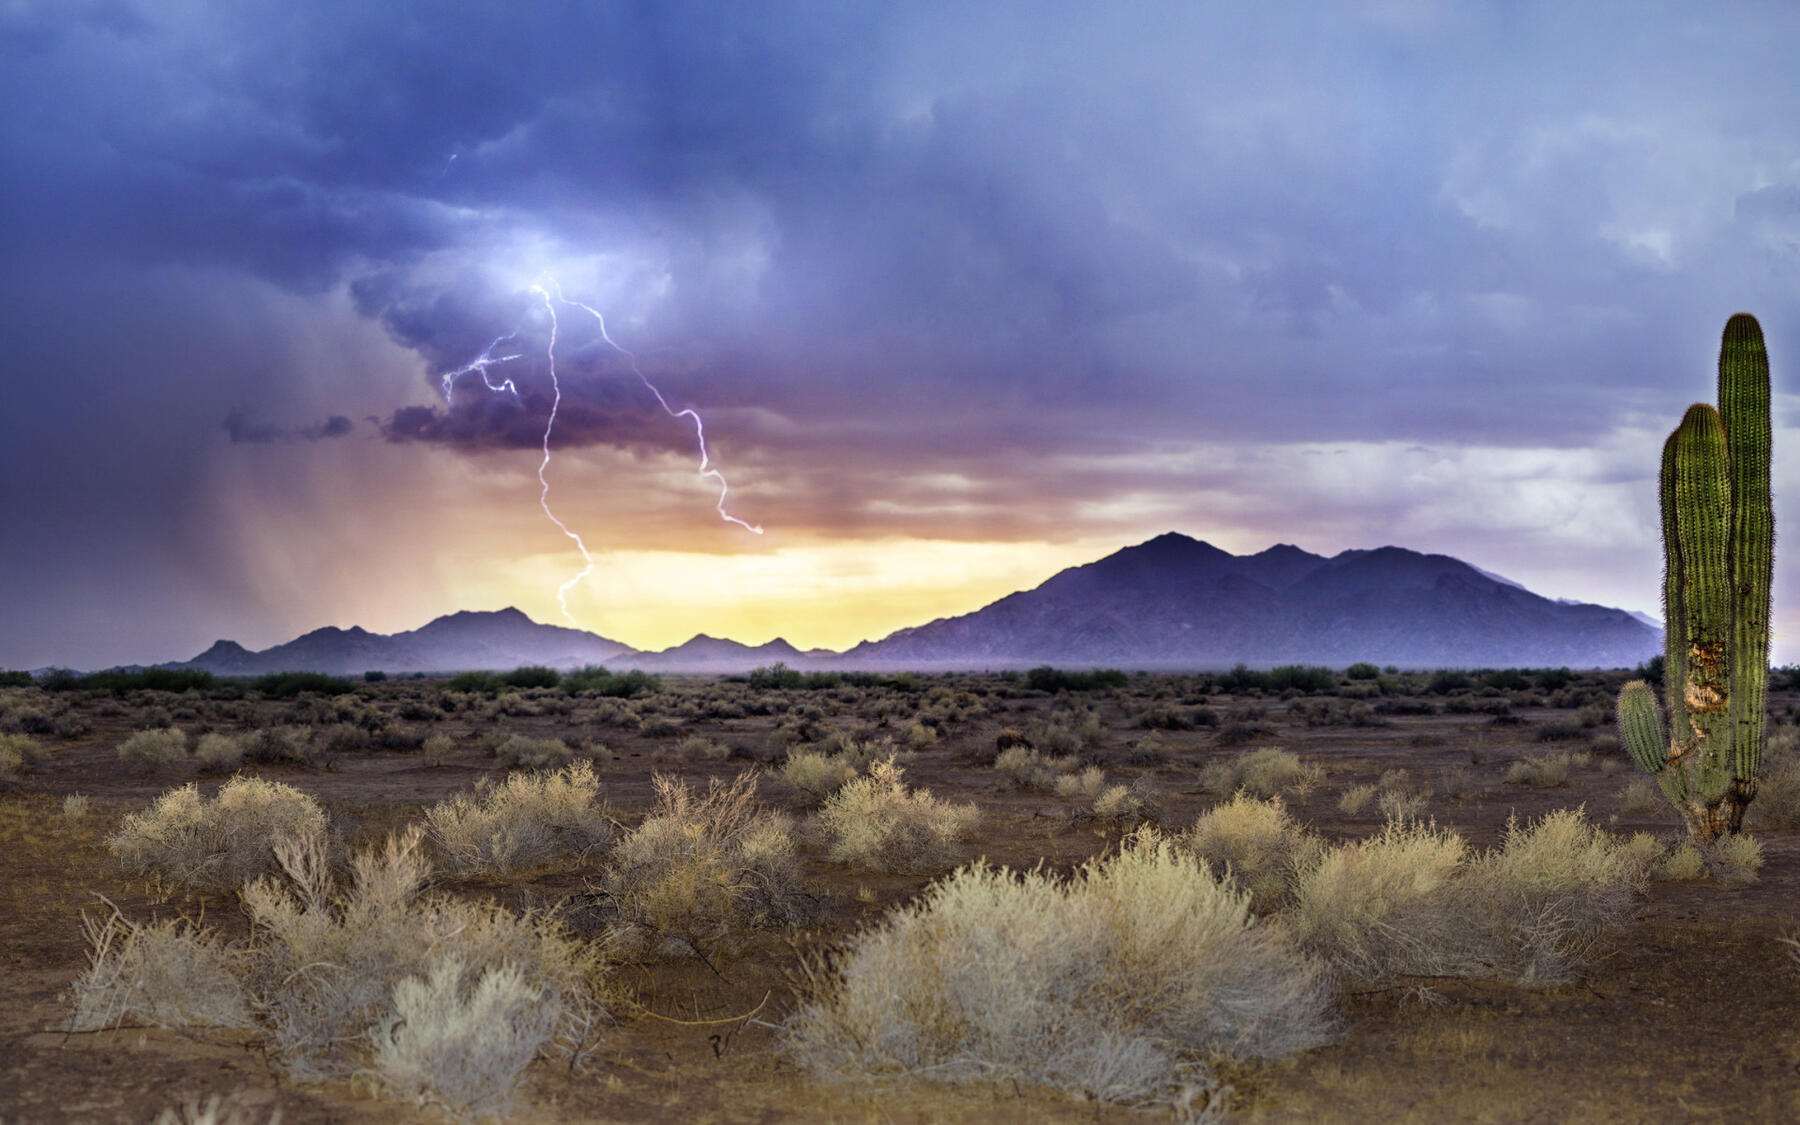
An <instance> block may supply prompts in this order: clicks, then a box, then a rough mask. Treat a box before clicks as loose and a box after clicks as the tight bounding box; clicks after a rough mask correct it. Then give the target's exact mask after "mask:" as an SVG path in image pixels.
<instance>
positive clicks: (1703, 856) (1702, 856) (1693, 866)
mask: <svg viewBox="0 0 1800 1125" xmlns="http://www.w3.org/2000/svg"><path fill="white" fill-rule="evenodd" d="M1644 835H1645V837H1646V839H1648V835H1647V834H1644ZM1645 866H1646V868H1647V870H1648V871H1649V874H1650V877H1651V878H1653V879H1654V880H1656V881H1657V882H1659V883H1689V882H1693V881H1695V880H1699V879H1709V878H1710V879H1716V880H1718V881H1719V882H1721V883H1726V884H1734V885H1739V886H1742V885H1745V884H1749V883H1754V882H1756V881H1757V880H1758V879H1759V878H1761V874H1760V873H1761V871H1762V866H1763V847H1762V842H1761V841H1760V840H1758V839H1756V837H1754V836H1749V835H1734V836H1724V837H1721V838H1719V839H1717V840H1715V841H1713V842H1712V843H1711V844H1708V845H1705V846H1701V845H1697V844H1694V843H1693V842H1692V841H1689V840H1677V841H1674V842H1673V843H1671V844H1669V845H1668V846H1667V847H1664V846H1663V845H1661V844H1653V845H1652V850H1651V852H1650V854H1649V856H1648V858H1647V859H1646V860H1645Z"/></svg>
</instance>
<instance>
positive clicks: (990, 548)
mask: <svg viewBox="0 0 1800 1125" xmlns="http://www.w3.org/2000/svg"><path fill="white" fill-rule="evenodd" d="M1113 549H1116V545H1114V544H1106V543H1100V542H1098V541H1095V542H1088V541H1085V540H1082V541H1076V542H1072V543H1042V542H1036V543H967V542H952V541H946V540H916V539H883V540H856V541H848V542H838V543H820V544H814V545H808V546H795V547H780V548H776V549H774V550H772V551H766V552H758V553H755V554H743V555H717V554H705V553H701V552H692V551H668V550H655V551H632V550H622V551H612V552H605V553H600V552H596V554H595V566H594V572H593V573H592V574H591V575H589V576H588V577H587V579H586V580H585V581H583V582H582V583H581V584H580V585H578V586H576V587H575V588H573V589H571V590H570V591H569V609H570V612H571V613H572V614H573V615H574V617H575V620H576V623H577V625H578V626H579V627H580V628H583V629H587V630H589V631H590V632H595V633H599V634H601V635H602V636H605V637H607V638H609V639H612V640H616V641H620V642H622V643H624V644H628V645H631V646H632V647H633V648H637V649H643V650H647V651H653V650H657V649H664V648H669V647H671V646H673V645H678V644H680V643H681V642H683V641H685V640H687V639H689V638H690V637H692V636H694V635H695V634H696V633H707V634H709V635H712V636H717V637H729V638H731V639H733V640H736V641H742V642H743V643H745V644H751V645H756V644H762V643H765V642H767V641H771V640H774V639H775V638H776V637H784V638H786V640H787V641H788V642H789V643H791V644H793V645H794V646H795V647H797V648H802V649H806V648H831V649H845V648H849V647H851V646H853V645H855V644H857V643H858V642H860V641H864V640H872V639H878V638H880V637H883V636H886V635H887V634H889V633H891V632H893V631H894V630H896V629H901V628H905V627H907V626H910V625H921V624H924V623H925V622H927V621H930V620H932V619H933V618H937V617H944V616H953V615H956V614H961V613H969V612H972V611H974V610H976V609H979V608H981V607H982V606H984V605H986V604H988V603H989V602H992V601H994V600H995V599H997V598H1001V597H1004V596H1006V595H1007V594H1010V593H1013V592H1015V591H1018V590H1022V589H1029V588H1031V587H1033V586H1036V585H1037V584H1038V583H1040V582H1042V581H1044V580H1045V579H1046V578H1049V577H1050V576H1051V575H1053V574H1055V573H1056V572H1057V571H1059V570H1062V569H1063V568H1065V567H1070V566H1078V565H1080V564H1082V563H1087V562H1092V561H1093V560H1095V559H1096V558H1099V557H1101V556H1102V555H1105V554H1107V553H1108V552H1109V551H1110V550H1113ZM579 569H580V559H579V557H575V558H573V560H571V557H570V556H569V555H566V554H561V553H558V554H534V555H530V556H526V557H521V558H517V559H512V560H507V561H504V562H502V563H500V564H499V565H498V566H496V567H494V568H492V569H490V570H489V571H488V572H487V574H486V575H483V576H479V577H478V576H475V575H474V574H469V575H468V577H467V579H466V580H459V579H458V578H457V577H456V576H454V575H451V576H446V577H447V579H448V581H447V585H448V587H449V590H448V593H449V596H450V600H451V601H452V603H453V604H455V605H456V606H458V607H461V608H477V607H479V608H500V607H502V606H507V605H514V606H517V607H518V608H519V609H521V610H523V611H524V612H525V613H526V614H527V615H529V616H530V617H531V618H532V619H533V620H536V621H542V622H545V623H548V624H556V625H568V624H569V622H568V621H567V620H566V619H565V618H564V617H563V616H562V613H561V611H560V609H559V608H558V606H557V603H556V590H557V587H558V586H560V585H561V584H562V583H563V582H565V581H567V580H568V579H569V578H570V577H572V576H573V575H574V574H575V573H576V572H577V571H578V570H579ZM420 624H423V622H420Z"/></svg>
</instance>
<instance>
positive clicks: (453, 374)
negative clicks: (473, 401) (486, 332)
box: [443, 332, 524, 406]
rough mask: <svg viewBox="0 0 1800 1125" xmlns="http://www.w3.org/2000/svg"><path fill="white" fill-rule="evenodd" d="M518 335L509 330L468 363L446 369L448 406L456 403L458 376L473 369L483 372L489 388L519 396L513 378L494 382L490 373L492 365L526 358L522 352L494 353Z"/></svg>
mask: <svg viewBox="0 0 1800 1125" xmlns="http://www.w3.org/2000/svg"><path fill="white" fill-rule="evenodd" d="M517 335H518V333H517V332H508V333H507V334H506V335H504V336H500V337H498V338H496V339H495V340H494V342H493V343H491V344H489V345H488V346H487V347H485V348H483V349H482V351H481V354H480V355H478V356H476V357H475V358H474V359H472V360H470V361H469V362H468V363H466V364H464V365H463V366H461V367H459V368H457V369H456V370H455V371H446V372H445V373H444V378H443V384H444V403H445V404H446V405H448V406H455V405H456V380H457V378H458V377H460V376H463V375H467V374H468V373H469V372H471V371H479V372H480V373H481V381H482V382H483V383H485V384H487V389H488V390H490V391H505V392H506V393H507V394H509V395H511V396H513V397H514V398H518V397H519V388H517V387H515V386H513V381H512V380H511V379H502V380H500V381H499V382H498V383H496V382H494V380H493V378H492V377H491V376H489V375H488V368H490V367H498V366H499V365H501V364H502V363H510V362H512V361H513V360H515V359H522V358H524V357H523V356H522V355H520V354H514V355H503V356H498V357H496V356H495V355H494V349H495V348H497V347H499V346H500V345H501V344H504V343H505V342H506V341H508V340H510V339H512V338H513V337H515V336H517Z"/></svg>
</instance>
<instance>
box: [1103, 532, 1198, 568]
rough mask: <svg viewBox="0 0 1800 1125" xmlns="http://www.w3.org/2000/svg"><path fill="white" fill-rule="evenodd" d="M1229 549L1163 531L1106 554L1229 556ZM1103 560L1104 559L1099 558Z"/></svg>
mask: <svg viewBox="0 0 1800 1125" xmlns="http://www.w3.org/2000/svg"><path fill="white" fill-rule="evenodd" d="M1230 554H1231V553H1230V552H1229V551H1221V550H1220V549H1219V548H1217V547H1215V546H1213V545H1212V544H1211V543H1208V542H1207V541H1206V540H1204V539H1195V538H1194V537H1193V536H1191V535H1183V534H1182V533H1181V532H1179V531H1165V532H1163V533H1162V534H1161V535H1158V536H1157V537H1156V538H1154V539H1146V540H1144V541H1143V542H1142V543H1139V544H1137V545H1136V546H1134V547H1124V548H1121V549H1120V550H1117V551H1114V552H1113V553H1112V554H1110V555H1108V556H1107V558H1109V559H1116V558H1121V557H1125V556H1133V557H1139V558H1163V559H1180V558H1218V557H1219V556H1220V555H1225V556H1227V557H1230ZM1100 561H1101V562H1105V561H1106V559H1101V560H1100Z"/></svg>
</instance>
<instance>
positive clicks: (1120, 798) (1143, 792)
mask: <svg viewBox="0 0 1800 1125" xmlns="http://www.w3.org/2000/svg"><path fill="white" fill-rule="evenodd" d="M1091 811H1092V813H1093V816H1094V819H1095V820H1100V821H1104V822H1106V823H1108V824H1115V825H1116V824H1125V823H1128V822H1130V821H1133V820H1156V819H1158V818H1159V817H1160V815H1161V814H1160V813H1159V812H1158V810H1157V808H1156V805H1155V803H1154V802H1153V801H1151V799H1150V793H1149V787H1148V786H1147V785H1146V784H1145V783H1144V779H1143V778H1141V777H1140V778H1138V779H1137V781H1134V782H1132V783H1131V784H1130V785H1109V786H1107V787H1106V788H1105V789H1103V790H1101V791H1100V793H1099V794H1098V795H1097V796H1095V798H1094V804H1093V806H1092V809H1091Z"/></svg>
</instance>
